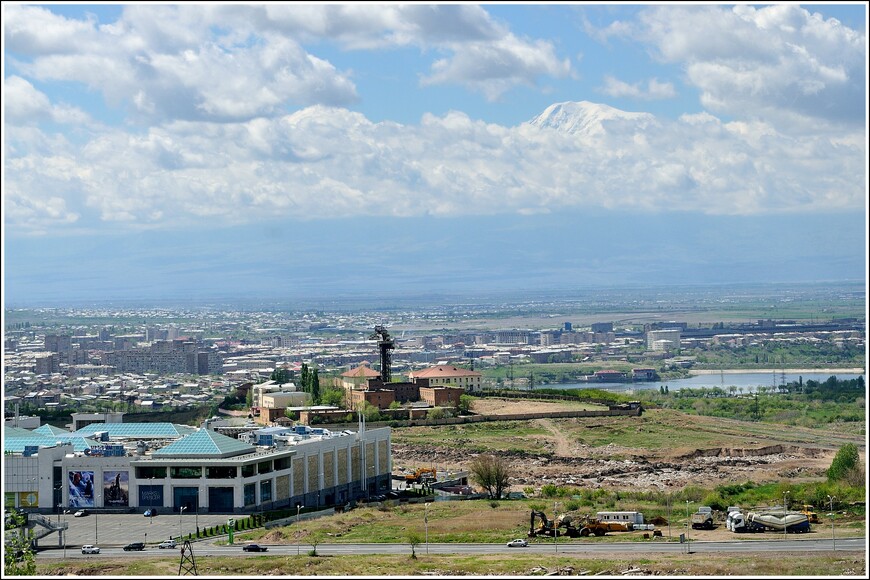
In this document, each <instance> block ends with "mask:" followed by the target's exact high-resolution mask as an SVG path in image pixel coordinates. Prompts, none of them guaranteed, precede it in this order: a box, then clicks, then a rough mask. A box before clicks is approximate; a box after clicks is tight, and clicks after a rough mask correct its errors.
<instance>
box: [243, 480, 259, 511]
mask: <svg viewBox="0 0 870 580" xmlns="http://www.w3.org/2000/svg"><path fill="white" fill-rule="evenodd" d="M256 496H257V486H256V484H253V483H246V484H245V505H246V506H249V505H254V504H255V503H257V497H256Z"/></svg>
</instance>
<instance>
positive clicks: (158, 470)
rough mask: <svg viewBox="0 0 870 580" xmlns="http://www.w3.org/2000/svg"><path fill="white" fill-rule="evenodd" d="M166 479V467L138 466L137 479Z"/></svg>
mask: <svg viewBox="0 0 870 580" xmlns="http://www.w3.org/2000/svg"><path fill="white" fill-rule="evenodd" d="M152 477H153V478H154V479H164V478H165V477H166V468H165V467H137V468H136V479H151V478H152Z"/></svg>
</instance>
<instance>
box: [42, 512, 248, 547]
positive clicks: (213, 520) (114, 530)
mask: <svg viewBox="0 0 870 580" xmlns="http://www.w3.org/2000/svg"><path fill="white" fill-rule="evenodd" d="M48 517H51V519H53V520H55V521H57V519H58V517H59V518H60V521H61V522H63V521H66V522H69V529H68V530H67V532H66V546H67V548H79V547H81V546H82V545H84V544H96V545H98V546H100V547H110V546H116V547H122V546H125V545H126V544H129V543H130V542H145V543H146V545H147V546H148V548H149V549H151V548H156V546H157V544H159V543H160V542H162V541H163V540H167V539H169V538H170V536H171V537H173V538H175V539H178V537H179V536H181V535H185V536H186V535H187V534H190V533H193V534H194V535H195V534H196V525H197V523H199V527H200V529H203V528H206V527H211V526H216V525H219V524H225V523H227V519H229V518H233V517H234V518H243V517H247V515H242V516H232V515H227V514H199V515H196V514H187V513H184V514H182V515H181V516H179V514H177V513H176V514H173V513H161V514H160V515H158V516H156V517H153V518H147V517H145V516H143V515H142V514H141V513H139V514H94V513H91V514H90V515H87V516H84V517H79V518H75V517H73V515H72V514H61V515H60V516H58V515H57V514H54V515H52V516H48ZM57 544H58V539H57V534H49V535H48V536H46V537H44V538H42V539H41V540H39V547H40V548H41V549H52V548H57V547H58V545H57Z"/></svg>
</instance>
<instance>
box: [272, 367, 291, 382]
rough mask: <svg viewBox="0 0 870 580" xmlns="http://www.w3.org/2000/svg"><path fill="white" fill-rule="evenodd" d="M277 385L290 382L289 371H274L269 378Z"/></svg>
mask: <svg viewBox="0 0 870 580" xmlns="http://www.w3.org/2000/svg"><path fill="white" fill-rule="evenodd" d="M269 378H270V379H272V380H273V381H275V382H276V383H278V384H279V385H283V384H284V383H289V382H290V371H289V370H288V369H275V370H274V371H272V375H271V376H270V377H269Z"/></svg>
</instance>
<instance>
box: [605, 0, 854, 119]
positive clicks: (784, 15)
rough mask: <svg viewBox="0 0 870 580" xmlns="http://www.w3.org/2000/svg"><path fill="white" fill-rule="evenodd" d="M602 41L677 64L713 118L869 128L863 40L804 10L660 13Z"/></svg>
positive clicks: (618, 26) (647, 14)
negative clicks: (617, 40)
mask: <svg viewBox="0 0 870 580" xmlns="http://www.w3.org/2000/svg"><path fill="white" fill-rule="evenodd" d="M601 34H602V35H603V36H605V37H610V36H615V35H621V36H625V37H630V38H634V39H639V40H641V41H643V42H646V43H648V44H649V46H650V47H651V49H652V50H653V52H654V54H655V56H656V57H657V58H658V59H660V60H662V61H663V62H668V63H677V64H680V65H681V66H682V67H684V69H685V76H686V80H687V82H688V83H690V84H692V85H694V86H696V87H697V88H698V89H699V90H700V91H701V101H702V103H703V105H704V106H705V107H707V108H708V109H710V110H711V111H713V112H716V113H719V114H723V113H724V114H729V115H733V116H735V117H737V118H746V117H747V116H748V115H753V116H754V117H755V118H758V119H767V120H769V121H773V122H777V123H778V125H780V126H781V127H783V128H785V127H791V128H792V129H793V130H799V129H800V128H801V127H809V126H812V125H813V123H817V122H818V121H825V122H834V123H847V124H851V125H863V124H864V122H865V118H864V117H865V102H866V83H867V79H866V66H867V63H866V46H867V41H866V35H865V34H864V33H861V32H859V31H856V30H852V29H849V28H848V27H846V26H844V25H843V24H842V23H840V22H839V21H837V20H836V19H833V18H829V19H827V20H825V19H824V18H823V17H822V16H821V15H819V14H813V13H810V12H809V11H807V10H806V9H804V8H801V7H800V6H797V5H792V4H786V5H774V6H764V7H760V8H755V7H753V6H748V5H738V6H735V7H727V6H702V7H698V6H694V7H685V8H684V7H682V6H675V5H671V6H667V7H656V8H650V9H648V10H645V11H643V12H642V13H641V14H640V15H639V20H638V22H630V23H624V22H621V23H614V24H613V25H611V27H609V28H608V29H607V30H605V31H604V32H602V33H601Z"/></svg>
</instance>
